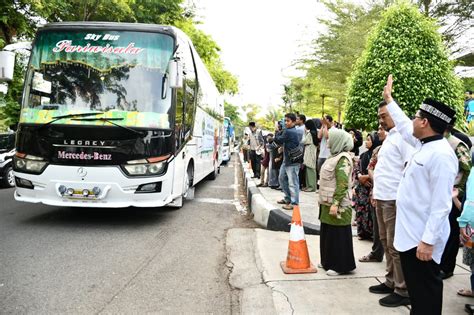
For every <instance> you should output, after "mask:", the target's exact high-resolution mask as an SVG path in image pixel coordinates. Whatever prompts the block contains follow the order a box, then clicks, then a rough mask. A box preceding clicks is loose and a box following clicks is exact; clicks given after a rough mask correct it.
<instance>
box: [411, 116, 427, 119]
mask: <svg viewBox="0 0 474 315" xmlns="http://www.w3.org/2000/svg"><path fill="white" fill-rule="evenodd" d="M414 119H425V118H424V117H421V116H419V115H415V118H414Z"/></svg>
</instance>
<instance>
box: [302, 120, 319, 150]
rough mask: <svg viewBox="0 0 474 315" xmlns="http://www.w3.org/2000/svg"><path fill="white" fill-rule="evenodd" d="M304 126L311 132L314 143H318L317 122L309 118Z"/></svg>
mask: <svg viewBox="0 0 474 315" xmlns="http://www.w3.org/2000/svg"><path fill="white" fill-rule="evenodd" d="M304 126H305V127H306V129H308V130H309V132H310V133H311V137H312V138H313V144H314V145H318V127H317V126H316V122H315V121H314V120H312V119H308V120H307V121H306V122H305V123H304Z"/></svg>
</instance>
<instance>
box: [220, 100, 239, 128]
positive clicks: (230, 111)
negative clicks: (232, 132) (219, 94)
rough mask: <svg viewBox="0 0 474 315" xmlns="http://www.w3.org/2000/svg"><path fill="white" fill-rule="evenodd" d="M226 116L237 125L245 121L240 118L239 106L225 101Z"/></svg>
mask: <svg viewBox="0 0 474 315" xmlns="http://www.w3.org/2000/svg"><path fill="white" fill-rule="evenodd" d="M224 116H226V117H229V118H230V120H231V121H232V123H233V124H234V125H235V126H243V125H244V122H243V121H242V118H240V113H239V108H238V107H237V106H235V105H232V104H230V103H228V102H226V101H224Z"/></svg>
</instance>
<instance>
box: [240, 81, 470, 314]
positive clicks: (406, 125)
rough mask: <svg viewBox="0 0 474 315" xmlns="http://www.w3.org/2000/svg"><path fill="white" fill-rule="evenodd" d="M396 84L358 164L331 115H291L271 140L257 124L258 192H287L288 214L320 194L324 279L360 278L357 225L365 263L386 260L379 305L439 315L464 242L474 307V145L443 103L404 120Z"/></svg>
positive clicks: (251, 157) (253, 157)
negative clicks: (366, 243) (303, 197)
mask: <svg viewBox="0 0 474 315" xmlns="http://www.w3.org/2000/svg"><path fill="white" fill-rule="evenodd" d="M392 84H393V83H392V78H391V76H389V78H388V80H387V85H386V86H385V88H384V91H383V101H381V102H380V104H379V107H378V109H374V110H377V111H378V123H379V128H378V130H377V131H374V132H369V133H367V136H366V137H365V150H364V152H363V153H361V154H360V155H359V148H360V147H361V145H362V144H363V138H362V133H361V132H360V131H358V130H355V129H346V130H344V129H342V128H336V124H335V122H334V120H333V118H332V117H331V116H330V115H325V116H324V117H323V118H322V119H306V117H305V116H304V115H301V114H294V113H288V114H286V115H285V117H284V121H283V122H280V123H278V127H277V128H276V130H275V131H274V133H270V134H268V135H266V136H265V137H263V135H262V131H261V130H259V129H258V128H257V127H256V125H255V123H253V122H251V123H250V124H249V127H250V130H251V132H250V133H249V134H247V135H245V137H244V143H243V146H242V149H243V151H244V158H245V159H246V160H247V161H248V162H250V164H251V166H252V171H253V176H254V177H255V178H259V179H260V183H259V185H258V186H260V187H270V188H272V189H280V190H281V191H282V193H283V198H282V199H281V200H278V201H277V202H278V204H281V205H282V207H283V209H286V210H292V209H293V207H294V206H295V205H298V203H299V194H300V190H303V191H306V192H318V198H319V199H318V203H319V219H320V221H321V225H320V257H321V263H320V264H319V267H320V268H323V269H324V270H326V274H327V275H329V276H338V275H344V274H348V273H352V272H354V270H355V269H356V262H355V258H354V253H353V238H352V227H351V225H356V226H357V235H358V238H359V239H360V240H370V241H372V242H373V245H372V250H371V252H370V253H368V254H367V255H365V256H363V257H361V258H359V262H361V263H370V262H378V263H381V262H382V261H383V258H384V257H385V262H386V270H387V273H386V275H385V281H384V282H383V283H380V284H377V285H373V286H371V287H369V288H368V290H369V292H371V293H375V294H384V295H385V296H384V297H383V298H381V299H380V300H379V303H380V304H381V305H382V306H386V307H397V306H402V305H411V313H412V314H441V309H442V300H443V294H442V293H443V280H444V279H448V278H450V277H451V276H452V275H453V271H454V268H455V266H456V256H457V254H458V251H459V247H460V241H461V243H462V244H463V245H464V248H463V263H465V264H467V265H468V266H470V268H471V271H472V275H471V278H470V281H471V288H469V289H460V290H459V291H458V294H459V295H462V296H468V297H474V249H473V247H474V245H473V243H474V242H473V240H474V238H473V236H474V232H473V231H474V230H473V229H472V226H473V225H474V175H471V176H470V174H471V172H470V171H471V167H472V157H471V153H470V152H471V146H472V144H471V141H470V139H469V137H468V136H466V135H465V134H463V133H461V132H458V131H456V130H455V129H454V128H453V127H454V124H455V111H454V110H452V109H451V108H450V107H448V106H447V105H445V104H443V103H442V102H439V101H436V100H433V99H426V100H425V101H424V102H423V103H422V104H421V106H420V108H419V110H418V111H417V113H416V115H415V116H414V118H413V119H410V118H408V117H407V116H406V114H405V113H404V112H403V111H402V110H401V109H400V107H399V106H398V105H397V103H396V101H395V100H394V99H393V98H392V95H391V92H392ZM472 174H474V172H473V173H472ZM468 178H469V180H468ZM463 209H464V210H463ZM353 214H354V215H353ZM354 217H355V220H353V218H354ZM471 238H473V239H471ZM465 308H466V310H467V311H468V312H471V313H472V311H473V310H474V307H473V306H471V305H469V304H466V306H465Z"/></svg>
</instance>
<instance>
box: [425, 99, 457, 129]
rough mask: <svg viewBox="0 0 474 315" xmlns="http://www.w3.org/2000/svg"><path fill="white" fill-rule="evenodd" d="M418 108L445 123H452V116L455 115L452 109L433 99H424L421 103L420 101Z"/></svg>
mask: <svg viewBox="0 0 474 315" xmlns="http://www.w3.org/2000/svg"><path fill="white" fill-rule="evenodd" d="M420 110H422V111H423V112H425V113H427V114H428V115H431V116H433V117H435V118H438V119H439V120H441V121H442V122H444V123H446V124H452V123H454V121H453V118H454V116H455V115H456V112H455V111H454V109H452V108H450V107H448V105H446V104H443V103H441V102H439V101H435V100H434V99H431V98H427V99H425V100H424V101H423V103H421V106H420Z"/></svg>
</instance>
